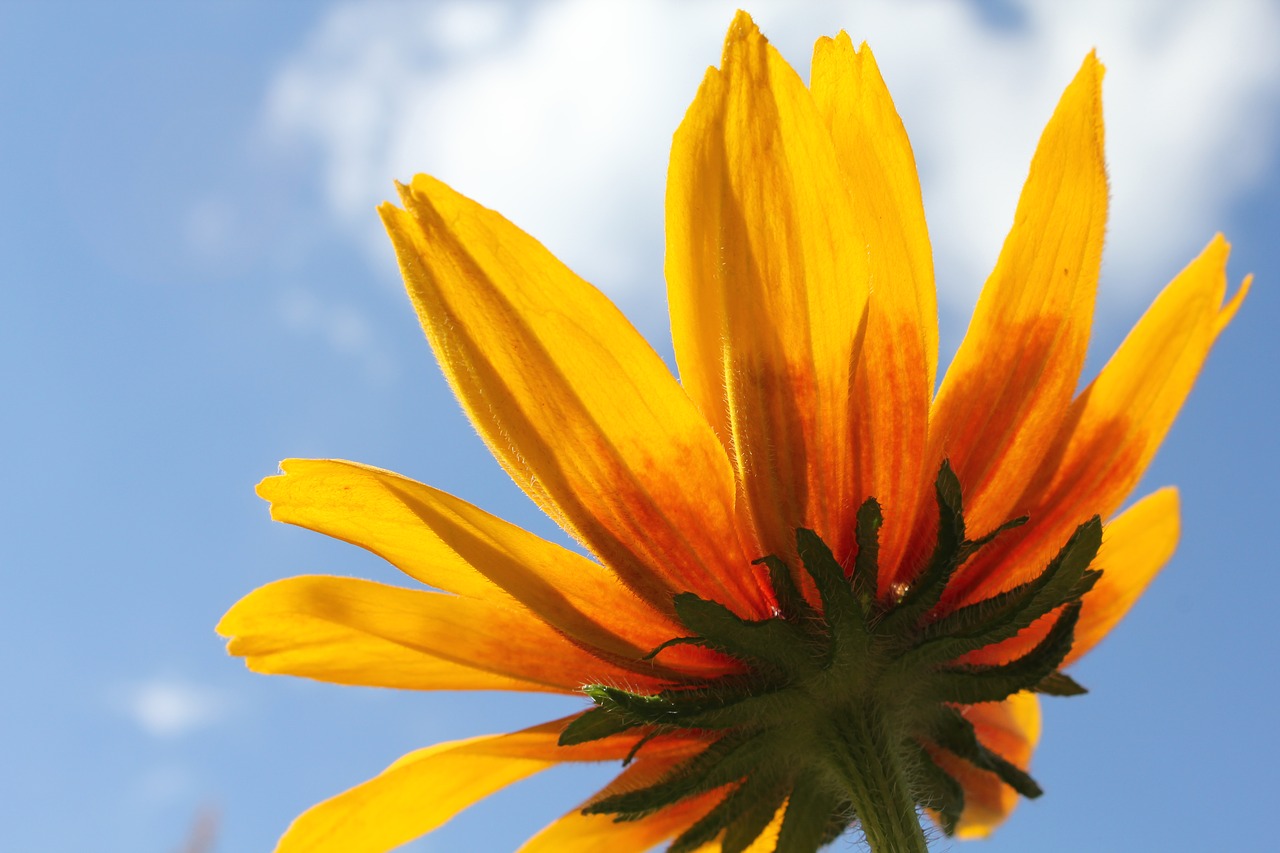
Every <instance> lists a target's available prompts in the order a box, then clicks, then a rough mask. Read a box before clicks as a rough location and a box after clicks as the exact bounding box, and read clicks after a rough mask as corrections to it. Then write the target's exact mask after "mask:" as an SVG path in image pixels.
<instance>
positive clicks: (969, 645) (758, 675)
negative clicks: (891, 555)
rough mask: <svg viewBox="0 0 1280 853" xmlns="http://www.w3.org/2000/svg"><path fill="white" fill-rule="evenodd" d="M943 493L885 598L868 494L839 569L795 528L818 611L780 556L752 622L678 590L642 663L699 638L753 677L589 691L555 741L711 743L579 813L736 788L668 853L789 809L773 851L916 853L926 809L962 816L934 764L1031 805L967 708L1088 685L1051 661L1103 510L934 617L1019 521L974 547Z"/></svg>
mask: <svg viewBox="0 0 1280 853" xmlns="http://www.w3.org/2000/svg"><path fill="white" fill-rule="evenodd" d="M935 491H936V493H937V504H938V513H939V523H938V537H937V542H936V545H935V547H934V550H933V554H932V556H931V558H930V560H929V562H928V563H927V564H926V566H925V567H924V569H923V571H922V572H921V573H920V574H919V576H918V577H917V578H916V579H915V580H914V581H913V582H912V583H911V585H910V587H909V588H907V589H905V590H903V591H902V594H901V595H895V596H894V600H893V601H892V602H889V603H885V602H883V601H881V600H880V599H878V598H877V596H876V589H877V574H878V553H877V552H878V544H877V543H878V534H879V529H880V526H881V523H882V520H883V519H882V516H881V512H880V506H879V504H878V503H877V501H876V500H875V499H874V498H869V499H868V500H867V501H866V502H865V503H864V504H863V505H862V507H861V508H860V509H859V511H858V515H857V529H856V539H857V544H858V553H857V557H856V559H855V561H854V565H853V566H852V570H851V572H849V573H848V574H846V572H845V570H844V568H842V567H841V565H840V564H839V562H838V561H837V560H836V559H835V557H834V556H833V555H832V553H831V551H830V549H828V548H827V546H826V544H825V543H824V542H823V541H822V539H821V538H819V536H818V535H817V534H816V533H814V532H813V531H811V530H807V529H803V528H801V529H799V530H797V531H796V544H797V552H798V554H799V556H800V561H801V563H802V564H803V570H804V571H805V572H806V573H807V574H808V576H809V577H810V578H812V580H813V583H814V586H815V587H816V589H817V592H818V596H819V598H820V608H819V607H815V606H814V605H812V604H810V603H809V602H808V601H806V600H805V598H804V597H803V596H802V595H801V593H800V591H799V587H798V585H797V583H796V576H795V575H794V574H793V571H792V568H791V567H790V566H788V565H787V564H786V563H785V562H784V561H782V560H781V559H779V558H777V557H773V556H769V557H764V558H762V559H760V560H758V561H757V562H758V563H763V564H764V565H765V566H766V567H767V568H768V570H769V578H770V583H771V586H772V587H773V592H774V596H775V599H776V601H777V611H778V612H777V615H776V616H774V617H773V618H770V619H764V620H760V621H748V620H744V619H741V618H740V617H738V616H737V615H736V614H735V613H733V612H732V611H731V610H729V609H728V608H727V607H725V606H723V605H721V604H719V603H717V602H714V601H708V600H706V599H702V598H699V597H698V596H696V595H694V594H692V593H681V594H679V595H677V596H676V597H675V609H676V614H677V616H678V617H679V618H680V620H681V622H682V623H683V624H684V626H685V627H686V628H687V629H688V630H689V632H690V634H689V636H685V637H677V638H675V639H672V640H669V641H667V642H666V643H664V644H662V645H661V646H659V647H658V648H657V649H654V650H653V652H651V653H650V657H653V656H656V655H658V654H661V652H662V651H663V650H664V649H666V648H668V647H670V646H673V645H678V644H692V645H698V646H702V647H705V648H709V649H713V650H715V651H717V652H720V653H722V654H725V655H728V656H730V657H732V658H734V659H736V660H738V661H740V662H741V663H742V664H743V665H744V668H745V673H744V674H741V675H733V676H727V677H724V678H720V679H715V680H708V681H705V682H703V683H701V684H698V685H694V686H679V687H672V688H670V689H667V690H663V691H661V692H658V693H654V694H645V693H633V692H630V691H628V690H625V689H622V688H620V687H614V686H608V685H589V686H587V687H586V688H584V691H585V692H586V694H587V695H588V696H589V697H591V699H592V700H593V701H594V702H595V704H596V707H595V708H592V709H591V710H589V711H588V712H586V713H585V714H583V715H582V716H581V717H579V718H578V719H576V720H575V721H574V722H573V723H572V724H570V725H569V726H568V727H567V728H566V729H565V730H564V732H563V734H562V735H561V738H560V743H561V744H562V745H569V744H577V743H584V742H587V741H592V740H597V739H599V738H603V737H607V736H609V735H613V734H617V733H620V732H624V731H628V730H633V729H644V730H646V731H645V737H644V739H642V740H641V742H640V743H639V744H638V745H637V747H636V751H638V750H640V749H642V748H643V745H644V743H646V742H647V741H648V740H650V739H651V738H653V737H657V736H660V735H663V734H669V733H674V732H694V733H696V734H697V736H698V737H700V738H702V739H705V740H706V741H707V743H708V746H707V748H706V749H705V750H704V751H702V752H700V753H699V754H697V755H695V756H693V757H692V758H689V759H687V760H686V761H684V762H683V763H681V764H679V765H677V766H676V767H674V768H673V769H672V770H670V771H669V772H668V773H667V774H666V775H664V776H663V777H662V778H661V779H659V780H658V781H657V782H656V783H653V784H650V785H648V786H647V787H643V788H640V789H637V790H628V791H624V792H621V793H614V794H611V795H607V796H604V797H603V798H601V799H598V800H596V801H595V802H593V803H591V804H590V805H588V806H587V807H586V809H584V812H585V813H587V814H611V815H614V817H615V820H620V821H624V820H635V819H639V818H642V817H645V816H647V815H650V814H653V813H654V812H657V811H659V810H661V809H664V808H666V807H668V806H671V805H674V804H676V803H678V802H680V801H682V800H685V799H687V798H690V797H694V796H697V795H699V794H704V793H707V792H710V791H713V790H716V789H721V788H726V787H727V788H729V793H728V794H727V795H726V796H724V798H723V799H722V800H720V802H719V804H718V805H716V806H715V807H714V808H713V809H712V810H711V811H710V812H708V813H707V814H706V815H705V816H704V817H703V818H702V819H701V820H699V821H698V822H697V823H695V824H694V825H693V826H691V827H690V828H689V829H688V830H686V831H685V832H684V833H683V834H682V835H681V836H680V837H679V838H677V839H676V841H675V842H674V843H673V845H672V847H671V850H672V851H676V853H680V851H689V850H694V849H696V848H698V847H699V846H701V845H703V844H705V843H707V842H710V841H712V840H714V839H716V838H720V839H721V846H722V849H723V850H724V851H726V853H734V851H741V850H744V849H745V848H746V847H747V846H749V845H750V843H751V842H752V841H753V840H755V838H756V837H757V836H758V835H759V834H760V832H762V831H763V830H764V829H765V827H766V826H767V825H768V824H769V822H770V821H771V820H772V819H773V817H774V815H775V813H776V812H777V810H778V809H779V808H780V807H781V806H782V804H783V803H784V802H785V803H786V813H785V816H784V818H783V822H782V826H781V830H780V837H779V842H778V847H777V849H779V850H797V851H807V850H816V849H817V848H818V847H820V846H822V845H823V844H826V843H828V842H830V841H832V840H834V839H835V838H836V837H837V836H839V835H840V834H841V833H842V832H843V831H844V830H845V829H847V828H848V827H849V826H850V825H851V824H852V823H853V822H855V821H859V822H860V823H861V824H862V829H863V831H864V832H865V833H866V834H867V838H868V841H869V842H871V844H872V847H873V849H894V850H897V849H921V850H922V849H924V848H923V840H922V836H920V829H919V825H918V822H917V819H916V813H915V809H916V807H917V806H920V807H923V808H926V809H931V810H933V811H934V812H935V813H936V814H937V815H938V816H939V817H940V821H941V823H942V826H943V828H944V830H946V831H947V832H948V834H950V833H951V832H952V831H953V830H954V828H955V825H956V822H957V821H958V819H959V817H960V814H961V812H962V811H963V809H964V790H963V788H962V787H961V785H960V784H959V783H958V782H957V781H956V779H955V778H954V777H952V776H951V775H950V774H949V773H948V772H947V771H945V770H944V769H943V767H942V766H941V765H940V763H939V762H938V761H937V760H935V757H936V756H938V755H939V754H940V753H943V752H946V753H950V754H951V755H953V756H956V757H958V758H960V759H963V760H964V761H967V762H969V763H970V764H972V765H973V766H975V767H977V768H979V769H982V770H986V771H990V772H992V773H994V774H996V776H998V777H999V778H1000V779H1001V780H1002V781H1004V782H1005V783H1007V784H1008V785H1010V786H1011V787H1012V788H1014V789H1015V790H1016V791H1018V793H1020V794H1022V795H1023V796H1027V797H1037V796H1039V795H1040V793H1041V790H1040V788H1039V786H1038V785H1036V783H1035V782H1034V781H1033V780H1032V779H1031V777H1030V776H1028V775H1027V774H1026V773H1025V772H1024V771H1023V770H1021V769H1020V768H1018V767H1016V766H1015V765H1013V764H1012V763H1010V762H1009V761H1007V760H1005V759H1004V758H1002V757H1001V756H1000V755H998V754H997V753H995V752H993V751H992V750H991V749H989V748H987V747H986V746H985V745H983V744H982V743H981V742H980V741H979V740H978V737H977V734H976V732H975V730H974V728H973V726H972V724H970V723H969V721H968V720H967V719H966V718H965V716H964V714H963V713H962V708H963V707H964V706H966V705H971V704H975V703H980V702H997V701H1001V700H1003V699H1006V698H1007V697H1009V696H1011V695H1013V694H1014V693H1017V692H1019V691H1023V690H1035V691H1038V692H1042V693H1052V694H1055V695H1075V694H1079V693H1083V692H1084V689H1083V688H1081V687H1080V686H1079V685H1078V684H1076V683H1075V682H1074V681H1073V680H1071V679H1070V678H1069V677H1068V676H1066V675H1063V674H1062V673H1061V672H1059V671H1058V667H1059V666H1060V665H1061V663H1062V661H1063V660H1064V659H1065V657H1066V655H1067V653H1068V652H1069V651H1070V649H1071V644H1072V640H1073V635H1074V629H1075V625H1076V621H1077V619H1078V617H1079V613H1080V606H1081V605H1080V601H1081V597H1082V596H1083V595H1084V594H1085V593H1086V592H1088V591H1089V589H1091V588H1092V587H1093V585H1094V584H1095V583H1096V582H1097V579H1098V578H1099V577H1100V576H1101V572H1098V571H1095V570H1092V569H1090V568H1089V566H1090V563H1091V562H1092V561H1093V559H1094V557H1095V556H1096V554H1097V550H1098V546H1099V545H1100V544H1101V538H1102V524H1101V522H1100V520H1099V519H1098V518H1097V517H1095V518H1093V519H1091V520H1089V521H1087V522H1085V523H1084V524H1082V525H1080V527H1079V528H1077V529H1076V531H1075V533H1074V535H1073V536H1072V537H1071V539H1070V540H1069V541H1068V542H1067V543H1066V545H1064V546H1063V548H1062V550H1061V551H1059V553H1058V554H1057V556H1056V557H1055V558H1054V559H1053V560H1052V561H1051V562H1050V563H1049V565H1048V566H1047V567H1046V568H1045V569H1044V571H1043V572H1042V573H1041V574H1040V575H1039V576H1038V577H1036V578H1035V579H1034V580H1031V581H1029V582H1027V583H1025V584H1022V585H1021V586H1018V587H1015V588H1014V589H1011V590H1008V591H1007V592H1004V593H1001V594H999V595H997V596H994V597H993V598H990V599H988V600H986V601H982V602H980V603H978V604H973V605H969V606H967V607H962V608H959V609H956V610H953V611H951V612H948V613H944V614H940V613H938V612H936V608H937V605H938V603H939V601H940V600H941V599H942V594H943V591H944V590H945V589H946V587H947V584H948V582H949V581H950V579H951V578H952V577H953V575H954V574H955V572H956V571H957V569H959V567H960V566H961V565H963V564H964V562H965V561H966V560H967V559H968V558H969V557H970V556H972V555H973V554H974V553H975V552H976V551H977V550H978V549H980V548H982V547H983V546H985V545H986V544H987V543H989V542H990V541H991V540H992V539H994V538H995V537H996V536H998V535H999V534H1000V533H1002V532H1004V531H1005V530H1008V529H1010V528H1012V527H1016V526H1019V525H1021V524H1023V523H1025V522H1026V518H1025V517H1024V518H1017V519H1014V520H1012V521H1009V522H1007V523H1005V524H1003V525H1001V526H1000V527H999V528H997V529H996V530H994V531H992V532H991V533H988V534H987V535H985V536H982V537H980V538H978V539H976V540H970V539H968V538H967V537H966V533H965V523H964V514H963V510H962V506H961V499H960V486H959V482H958V481H957V479H956V476H955V474H954V472H953V471H952V470H951V467H950V465H949V464H947V463H945V462H944V463H943V465H942V468H941V470H940V472H939V474H938V477H937V481H936V483H935ZM1055 611H1057V616H1056V620H1055V621H1054V623H1053V626H1052V628H1051V629H1050V630H1049V631H1048V633H1047V634H1046V635H1045V636H1044V638H1043V639H1042V640H1041V641H1040V642H1039V643H1038V644H1037V645H1036V646H1035V647H1034V648H1033V649H1032V650H1031V651H1029V652H1027V653H1026V654H1025V655H1023V656H1021V657H1018V658H1016V659H1014V660H1011V661H1009V662H1008V663H1005V664H1002V665H999V666H975V665H968V664H963V663H957V662H956V661H957V659H958V658H961V657H962V656H964V655H966V654H969V653H971V652H974V651H976V650H978V649H982V648H985V647H987V646H991V645H993V644H996V643H1000V642H1003V641H1005V640H1008V639H1010V638H1012V637H1013V636H1015V635H1016V634H1018V633H1019V632H1020V631H1022V630H1023V629H1025V628H1027V627H1028V626H1030V625H1031V624H1032V623H1033V622H1035V621H1037V620H1039V619H1042V618H1045V617H1048V616H1050V614H1053V613H1054V612H1055ZM634 755H635V751H633V753H632V756H631V757H634ZM631 757H629V758H628V759H627V760H628V761H630V760H631ZM907 822H910V823H911V824H912V825H913V826H909V825H906V824H907ZM913 827H914V832H913V831H912V830H913ZM874 836H879V838H877V837H874ZM912 836H919V837H920V839H921V840H920V841H919V844H918V845H913V847H904V846H902V845H904V844H911V843H912V842H911V840H910V839H911V837H912ZM895 839H897V840H895ZM903 839H906V840H903ZM878 842H879V843H878Z"/></svg>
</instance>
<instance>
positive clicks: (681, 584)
mask: <svg viewBox="0 0 1280 853" xmlns="http://www.w3.org/2000/svg"><path fill="white" fill-rule="evenodd" d="M401 198H402V200H403V202H404V204H405V206H406V207H407V208H408V212H405V211H402V210H399V209H397V208H395V207H392V206H391V205H389V204H387V205H383V206H382V207H381V209H380V211H381V213H382V216H383V220H384V222H385V224H386V226H387V230H388V232H389V233H390V235H391V239H392V242H393V243H394V244H395V248H396V253H397V255H398V257H399V260H400V267H401V272H402V273H403V275H404V278H405V282H406V285H407V286H408V289H409V294H410V296H411V298H412V299H413V302H414V306H415V308H416V309H417V311H418V316H419V319H420V320H421V321H422V325H423V328H424V329H425V331H426V333H427V337H428V338H429V339H430V340H431V344H432V347H433V348H434V349H435V351H436V355H437V357H438V358H439V360H440V363H441V366H442V367H443V369H444V371H445V375H446V376H447V377H448V379H449V382H450V384H451V385H452V386H453V389H454V392H455V393H456V394H457V395H458V398H459V399H460V400H461V401H462V404H463V406H464V407H465V408H466V410H467V413H468V414H469V415H470V417H471V420H472V422H473V423H474V424H475V425H476V427H477V429H478V430H479V431H480V433H481V435H482V436H483V437H484V438H485V441H486V442H487V443H488V445H489V447H490V449H491V450H492V451H493V453H494V455H495V456H496V457H497V458H498V459H499V461H501V462H502V464H503V465H504V467H506V469H507V470H508V471H509V472H510V473H511V475H512V476H513V477H514V478H515V480H516V481H517V482H518V483H519V484H520V485H521V486H522V487H523V488H524V489H525V491H526V492H528V493H529V494H530V495H531V496H532V497H534V498H535V500H537V501H539V503H540V504H541V505H542V506H543V507H544V509H546V510H547V511H548V512H550V513H551V514H552V515H553V517H556V518H557V519H558V520H559V521H560V522H561V523H562V524H563V525H564V526H565V527H566V529H568V530H569V531H570V532H572V533H573V534H574V535H575V536H577V537H578V538H579V540H580V541H582V542H583V543H584V544H586V545H587V546H588V547H589V548H591V550H592V551H593V552H595V554H596V555H597V556H599V557H600V559H601V560H602V561H603V562H604V563H605V564H606V565H608V566H609V567H610V568H612V569H613V570H614V571H615V572H617V574H618V576H619V577H620V578H621V579H622V580H623V581H624V582H625V583H626V584H627V585H628V586H629V587H631V588H632V589H633V590H634V591H635V592H636V593H637V594H638V595H639V596H640V597H641V598H643V599H645V600H646V601H648V602H649V603H650V604H652V605H653V606H654V607H655V608H657V609H659V610H662V611H664V612H668V613H670V612H672V604H671V599H672V595H673V593H675V592H678V591H686V590H687V591H693V592H697V593H699V594H701V595H703V596H704V597H707V598H712V599H715V600H717V601H722V602H724V603H726V604H727V605H729V606H731V607H734V608H735V609H737V610H738V611H739V612H740V613H743V614H763V613H764V612H765V608H766V600H765V597H764V595H763V593H762V590H761V586H760V580H759V578H758V576H757V574H756V573H754V572H753V571H752V569H751V566H750V558H749V557H748V556H747V555H746V554H745V553H744V552H743V550H742V547H741V545H740V543H739V541H738V537H737V531H736V526H735V519H734V485H733V476H732V469H731V468H730V466H729V464H728V460H727V458H726V456H725V453H724V449H723V447H721V445H720V443H719V442H718V441H717V440H716V437H715V434H714V433H713V432H712V430H711V428H710V427H709V426H708V425H707V423H706V421H705V420H704V419H703V417H702V416H701V415H700V414H699V413H698V411H697V410H696V409H695V408H694V406H693V404H692V403H691V402H690V400H689V398H688V397H687V396H686V394H685V393H684V391H683V390H681V388H680V386H679V384H678V383H677V382H676V381H675V380H674V379H673V378H672V376H671V374H670V373H669V372H668V371H667V369H666V366H665V365H664V364H663V363H662V360H661V359H660V358H659V357H658V356H657V354H656V353H655V352H654V351H653V349H652V348H651V347H650V346H649V345H648V344H647V343H646V342H645V341H644V339H643V338H642V337H641V336H640V334H639V333H638V332H636V330H635V329H634V328H633V327H632V326H631V324H630V323H628V322H627V320H626V318H624V317H623V316H622V314H621V313H620V312H619V311H618V310H617V309H616V308H615V307H614V306H613V305H612V303H610V302H609V300H608V299H606V298H605V297H604V296H603V295H602V294H601V293H600V292H599V291H597V290H595V289H594V288H593V287H591V286H590V285H588V284H587V283H586V282H584V281H582V280H581V279H579V278H578V277H577V276H575V275H574V274H573V273H572V272H570V271H569V270H568V269H567V268H565V267H564V265H563V264H561V263H560V262H559V261H557V260H556V259H555V258H554V257H552V256H551V254H550V253H549V252H547V250H546V249H545V248H543V247H542V246H541V245H540V244H538V243H537V242H536V241H535V240H534V239H533V238H531V237H529V235H527V234H525V233H524V232H523V231H520V230H519V229H518V228H516V227H515V226H513V225H512V224H511V223H509V222H508V221H507V220H505V219H503V218H502V217H501V216H499V215H498V214H497V213H494V212H493V211H490V210H487V209H485V208H483V207H481V206H480V205H478V204H476V203H474V202H472V201H470V200H468V199H466V198H464V197H462V196H461V195H459V194H457V193H456V192H454V191H453V190H451V189H450V188H449V187H447V186H445V185H444V184H442V183H440V182H439V181H436V180H433V179H431V178H428V177H426V176H423V175H419V176H418V177H416V178H415V179H414V181H413V184H412V186H409V187H401Z"/></svg>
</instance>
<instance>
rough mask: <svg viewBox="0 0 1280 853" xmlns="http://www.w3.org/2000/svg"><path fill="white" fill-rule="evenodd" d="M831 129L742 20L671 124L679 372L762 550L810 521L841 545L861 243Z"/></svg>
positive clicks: (850, 503)
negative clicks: (716, 438) (726, 459)
mask: <svg viewBox="0 0 1280 853" xmlns="http://www.w3.org/2000/svg"><path fill="white" fill-rule="evenodd" d="M854 234H856V228H855V225H854V220H853V212H852V207H851V204H850V200H849V196H848V193H847V191H846V190H845V187H844V178H843V175H842V173H841V171H840V166H839V164H838V161H837V154H836V149H835V146H834V144H833V143H832V141H831V135H830V132H829V131H828V129H827V126H826V123H825V122H824V121H823V119H822V116H821V115H820V114H819V113H818V111H817V109H816V107H815V106H814V103H813V98H812V96H811V95H810V93H809V91H808V90H807V89H806V88H805V86H804V84H803V82H802V81H801V80H800V78H799V76H798V75H797V74H796V73H795V71H794V70H792V69H791V67H790V66H788V65H787V63H786V62H785V61H784V60H783V59H782V57H781V56H779V55H778V52H777V51H776V50H775V49H774V48H773V47H772V46H770V45H769V44H768V42H766V41H765V39H764V37H763V36H761V35H760V32H759V30H757V29H756V27H755V24H753V23H752V21H751V19H750V17H749V16H747V15H746V14H745V13H742V12H740V13H738V16H737V17H736V18H735V19H734V22H733V24H732V25H731V27H730V29H729V35H728V37H727V39H726V42H725V47H724V55H723V59H722V62H721V69H720V70H716V69H714V68H713V69H710V70H708V72H707V75H706V77H705V78H704V80H703V82H702V86H701V88H700V89H699V90H698V95H697V97H696V99H695V100H694V103H693V105H692V106H691V107H690V108H689V111H688V113H687V114H686V115H685V118H684V121H683V122H682V123H681V125H680V128H679V129H678V130H677V131H676V135H675V139H674V141H673V143H672V152H671V167H670V170H669V172H668V180H667V241H668V242H667V263H666V271H667V283H668V292H669V296H670V302H671V318H672V319H671V323H672V333H673V337H674V341H675V349H676V358H677V360H678V362H679V365H680V375H681V379H682V381H683V382H684V384H685V387H686V388H688V389H689V393H690V395H691V396H692V397H693V399H694V400H695V401H696V402H697V404H698V406H699V408H701V410H702V411H703V413H704V414H705V415H706V417H707V419H708V420H710V421H711V423H712V424H713V425H714V426H715V428H716V430H717V431H718V433H719V434H720V436H721V438H722V440H724V441H725V443H726V446H728V447H729V448H730V449H731V451H732V453H733V458H734V461H735V464H736V466H737V470H738V476H739V479H740V482H741V485H742V489H743V494H744V496H745V499H746V508H747V511H748V514H749V516H750V518H751V521H752V523H753V527H754V529H755V531H756V534H757V538H758V540H759V541H758V549H759V553H758V554H755V555H753V556H759V554H762V553H777V554H789V553H790V552H792V551H793V550H794V547H795V543H794V537H795V528H796V527H798V526H806V527H811V528H814V529H816V530H818V531H819V533H820V534H821V535H822V536H823V537H824V538H825V539H826V540H827V542H828V544H830V545H831V546H832V547H833V548H834V549H835V550H836V551H837V553H841V554H844V553H847V551H848V549H849V540H850V537H851V524H850V519H851V517H852V513H853V512H854V510H856V508H857V505H858V503H860V502H861V500H862V498H864V497H865V495H861V496H860V495H856V494H855V484H854V473H853V464H852V450H851V447H850V441H849V435H850V424H849V417H850V415H849V388H850V383H851V380H852V370H853V366H854V365H855V364H856V357H857V353H858V346H859V341H860V339H861V331H862V321H863V317H864V312H865V306H866V298H867V297H866V286H867V263H866V257H865V248H864V247H863V246H861V245H857V244H856V243H855V241H854V240H852V239H851V235H854Z"/></svg>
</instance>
